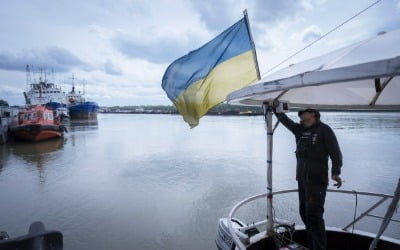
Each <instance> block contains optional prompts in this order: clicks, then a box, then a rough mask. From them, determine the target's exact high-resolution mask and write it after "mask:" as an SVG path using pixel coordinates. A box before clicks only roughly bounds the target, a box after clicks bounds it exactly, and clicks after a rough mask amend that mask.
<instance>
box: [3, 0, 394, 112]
mask: <svg viewBox="0 0 400 250" xmlns="http://www.w3.org/2000/svg"><path fill="white" fill-rule="evenodd" d="M374 2H376V0H353V1H348V0H281V1H276V0H153V1H143V0H118V1H107V0H85V1H78V0H55V1H54V0H53V1H49V0H30V1H23V0H1V1H0V16H1V19H0V31H1V34H0V37H1V39H0V99H5V100H7V101H8V102H9V103H10V104H13V105H20V104H24V99H23V95H22V92H23V91H25V90H26V71H25V66H26V65H27V64H29V65H32V66H33V71H38V70H39V69H40V68H46V70H47V72H48V78H49V79H50V80H52V81H54V82H55V83H56V84H59V85H61V86H62V87H63V88H64V89H65V90H69V89H70V88H71V77H72V73H74V76H75V78H76V80H75V84H76V88H78V89H82V88H83V85H84V86H85V90H86V94H87V97H88V98H89V99H91V100H95V101H97V102H98V103H99V104H100V105H102V106H112V105H158V104H162V105H169V104H171V102H170V101H169V99H168V98H167V97H166V95H165V93H164V92H163V90H162V88H161V79H162V76H163V73H164V71H165V69H166V68H167V66H168V65H169V64H170V63H171V62H172V61H174V60H175V59H177V58H179V57H181V56H183V55H185V54H186V53H188V52H189V51H191V50H194V49H196V48H198V47H200V46H201V45H203V44H204V43H206V42H207V41H209V40H211V39H212V38H213V37H214V36H216V35H218V34H219V33H221V32H222V31H223V30H224V29H226V28H228V27H229V26H230V25H232V24H233V23H235V22H236V21H237V20H239V19H240V18H242V17H243V10H244V9H247V11H248V15H249V20H250V28H251V30H252V34H253V38H254V41H255V45H256V49H257V54H258V60H259V66H260V71H261V74H265V72H267V71H269V69H271V68H272V67H273V66H275V65H276V64H278V63H279V62H281V61H282V60H283V59H285V58H287V57H289V56H290V55H292V54H293V53H295V52H296V51H298V50H300V49H301V48H303V47H304V46H306V45H307V44H309V43H310V42H312V41H314V40H315V39H318V38H319V37H320V36H321V35H323V34H325V33H326V32H328V31H330V30H331V29H333V28H334V27H336V26H337V25H339V24H340V23H342V22H344V21H345V20H346V19H348V18H350V17H352V16H353V15H354V14H356V13H358V12H359V11H361V10H362V9H364V8H366V7H368V6H369V5H371V4H372V3H374ZM399 28H400V0H381V1H380V2H379V3H378V4H376V5H375V6H374V7H372V8H370V9H369V10H367V11H366V12H364V13H363V14H361V15H360V16H358V17H357V18H355V19H354V20H352V21H351V22H349V23H347V24H346V25H344V26H343V27H341V28H340V29H338V30H337V31H335V32H333V33H332V34H330V35H328V36H327V37H325V38H324V39H322V40H321V41H319V42H318V43H316V44H315V45H313V46H312V47H310V48H309V49H307V50H306V51H304V52H302V53H301V54H299V55H298V56H296V57H294V58H293V59H291V60H290V61H288V62H286V63H285V64H283V66H287V65H289V64H291V63H295V62H297V61H301V60H304V59H307V58H310V57H314V56H318V55H320V54H323V53H326V52H329V51H332V50H334V49H337V48H340V47H342V46H345V45H347V44H350V43H353V42H357V41H360V40H363V39H366V38H369V37H371V36H374V35H375V34H376V33H378V32H380V31H390V30H394V29H399ZM382 49H384V48H382ZM51 72H54V73H51ZM32 76H33V77H36V78H37V77H38V74H34V75H32Z"/></svg>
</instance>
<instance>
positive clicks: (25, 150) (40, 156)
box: [9, 137, 67, 182]
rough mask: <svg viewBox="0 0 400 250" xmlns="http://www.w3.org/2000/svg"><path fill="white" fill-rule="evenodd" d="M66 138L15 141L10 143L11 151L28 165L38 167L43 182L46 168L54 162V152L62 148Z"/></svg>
mask: <svg viewBox="0 0 400 250" xmlns="http://www.w3.org/2000/svg"><path fill="white" fill-rule="evenodd" d="M66 140H67V139H66V138H64V137H61V138H54V139H51V140H46V141H41V142H34V143H29V142H20V141H15V142H12V143H10V144H9V151H10V153H11V154H12V155H15V156H17V157H18V158H20V159H22V160H24V161H25V162H26V164H27V165H29V166H34V167H36V169H37V170H38V172H39V177H40V181H41V182H43V181H44V175H43V173H44V170H45V168H46V167H48V166H51V165H53V164H54V160H55V157H54V156H53V153H54V152H56V151H59V150H61V149H62V148H63V145H64V144H65V143H66Z"/></svg>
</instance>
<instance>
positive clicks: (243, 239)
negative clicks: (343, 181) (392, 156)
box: [227, 189, 400, 250]
mask: <svg viewBox="0 0 400 250" xmlns="http://www.w3.org/2000/svg"><path fill="white" fill-rule="evenodd" d="M297 192H298V189H289V190H281V191H275V192H273V193H272V195H273V196H277V195H282V194H288V193H297ZM327 192H330V193H341V194H350V195H363V196H369V197H378V198H380V199H379V200H378V201H376V202H375V203H373V204H372V205H370V206H369V207H368V208H366V209H365V210H364V212H362V213H361V214H360V215H359V216H357V217H355V218H353V219H352V221H351V222H349V223H348V224H346V225H345V226H343V227H342V230H344V231H347V230H348V229H349V228H351V227H352V226H353V225H355V223H357V222H359V221H360V220H361V219H363V218H365V217H366V216H369V217H374V218H379V219H384V217H382V216H378V215H375V214H370V212H371V211H373V210H374V209H376V208H378V207H379V206H380V205H382V204H383V203H384V202H385V201H386V200H388V199H393V198H394V196H393V195H388V194H382V193H371V192H358V191H349V190H333V189H328V190H327ZM267 195H268V193H262V194H258V195H254V196H251V197H249V198H247V199H244V200H242V201H240V202H239V203H237V204H236V205H235V206H234V207H233V208H232V209H231V211H230V212H229V215H228V218H227V224H228V229H229V233H230V235H231V236H232V240H233V242H234V243H235V245H236V246H237V247H238V249H240V250H245V249H246V246H245V245H248V244H249V243H250V236H249V235H248V234H246V233H245V232H246V231H248V230H249V229H253V228H257V227H260V226H264V225H266V224H267V221H268V220H267V219H265V220H261V221H258V222H253V223H251V224H249V225H247V226H243V227H240V228H234V227H233V224H232V219H233V218H234V215H235V213H236V212H237V211H238V210H239V208H241V207H242V206H243V205H245V204H248V203H250V202H252V201H255V200H258V199H261V198H265V199H266V198H267ZM390 220H391V221H394V222H400V221H399V220H395V219H392V218H390ZM274 222H275V223H276V224H279V225H287V226H294V223H293V222H289V221H286V220H281V219H276V218H274ZM262 233H263V234H264V235H266V231H264V232H262ZM262 233H260V234H262Z"/></svg>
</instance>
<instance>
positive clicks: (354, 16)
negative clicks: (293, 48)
mask: <svg viewBox="0 0 400 250" xmlns="http://www.w3.org/2000/svg"><path fill="white" fill-rule="evenodd" d="M380 1H382V0H377V1H376V2H374V3H372V4H371V5H369V6H368V7H367V8H365V9H363V10H361V11H360V12H358V13H357V14H355V15H353V16H352V17H350V18H349V19H347V20H346V21H344V22H343V23H341V24H339V25H338V26H336V27H335V28H333V29H331V30H330V31H328V32H327V33H325V34H324V35H322V36H321V37H320V38H318V39H317V40H315V41H313V42H312V43H310V44H308V45H307V46H305V47H304V48H302V49H301V50H299V51H297V52H296V53H294V54H293V55H291V56H289V57H288V58H286V59H285V60H283V61H282V62H280V63H278V64H277V65H275V66H274V67H272V68H271V69H269V70H268V71H267V72H265V73H263V74H262V77H263V76H265V75H266V74H268V73H269V72H271V71H272V70H274V69H276V68H277V67H278V66H280V65H282V64H283V63H285V62H287V61H288V60H289V59H292V58H293V57H295V56H296V55H298V54H299V53H300V52H302V51H304V50H306V49H307V48H309V47H311V46H312V45H313V44H314V43H316V42H318V41H319V40H321V39H322V38H324V37H326V36H327V35H329V34H330V33H332V32H333V31H335V30H337V29H339V28H340V27H342V26H343V25H345V24H346V23H348V22H350V21H351V20H353V19H354V18H356V17H357V16H359V15H361V14H362V13H363V12H365V11H367V10H368V9H369V8H371V7H373V6H374V5H376V4H378V3H379V2H380Z"/></svg>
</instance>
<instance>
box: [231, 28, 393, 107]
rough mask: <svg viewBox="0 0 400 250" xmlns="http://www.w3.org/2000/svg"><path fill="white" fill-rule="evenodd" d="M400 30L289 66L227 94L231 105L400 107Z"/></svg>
mask: <svg viewBox="0 0 400 250" xmlns="http://www.w3.org/2000/svg"><path fill="white" fill-rule="evenodd" d="M399 44H400V30H395V31H391V32H387V33H382V34H379V35H377V36H375V37H373V38H370V39H368V40H365V41H362V42H358V43H356V44H352V45H350V46H347V47H345V48H342V49H338V50H336V51H333V52H331V53H328V54H325V55H322V56H319V57H316V58H312V59H309V60H306V61H304V62H301V63H297V64H294V65H291V66H289V67H287V68H285V69H282V70H280V71H277V72H275V73H273V74H271V75H268V76H266V77H264V78H262V79H261V80H260V81H258V82H255V83H253V84H251V85H250V86H247V87H244V88H242V89H239V90H237V91H234V92H232V93H231V94H229V95H228V97H227V100H228V102H229V103H230V104H240V105H253V106H255V105H257V106H261V105H262V104H263V103H266V102H272V101H273V100H274V99H276V98H277V99H279V100H285V101H288V102H289V103H290V107H314V108H319V109H339V110H342V109H353V110H362V109H373V110H379V109H391V110H392V109H398V110H400V46H399Z"/></svg>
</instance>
